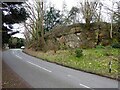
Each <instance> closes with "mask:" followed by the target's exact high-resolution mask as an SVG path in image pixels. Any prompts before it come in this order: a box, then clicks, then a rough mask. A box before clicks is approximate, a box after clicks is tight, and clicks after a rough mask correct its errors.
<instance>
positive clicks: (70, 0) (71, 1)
mask: <svg viewBox="0 0 120 90" xmlns="http://www.w3.org/2000/svg"><path fill="white" fill-rule="evenodd" d="M29 1H30V2H32V1H33V0H29ZM43 1H44V2H46V7H49V5H52V6H55V8H56V9H59V10H62V7H63V6H62V5H63V1H65V3H66V5H67V9H68V11H69V10H70V9H71V8H72V7H73V6H79V5H80V4H79V3H80V2H84V1H85V0H43ZM88 1H95V0H88ZM100 1H101V2H103V4H104V5H105V6H107V7H112V2H117V1H120V0H100ZM103 12H104V14H103V16H104V19H105V20H109V19H110V18H109V16H108V15H106V14H105V13H106V11H105V10H103ZM14 26H15V27H21V24H19V25H14ZM19 30H20V33H18V34H16V35H14V37H19V38H24V35H23V34H22V33H23V32H24V29H23V28H21V29H19Z"/></svg>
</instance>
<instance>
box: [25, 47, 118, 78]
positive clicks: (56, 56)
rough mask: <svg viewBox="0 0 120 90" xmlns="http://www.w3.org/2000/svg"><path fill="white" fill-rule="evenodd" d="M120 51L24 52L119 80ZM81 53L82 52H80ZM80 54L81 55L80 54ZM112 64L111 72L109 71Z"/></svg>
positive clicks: (99, 49)
mask: <svg viewBox="0 0 120 90" xmlns="http://www.w3.org/2000/svg"><path fill="white" fill-rule="evenodd" d="M118 50H119V49H115V48H111V47H104V48H103V47H102V48H93V49H81V50H79V49H72V50H58V51H57V52H56V53H54V51H48V52H46V53H44V52H41V51H33V50H27V49H26V50H24V52H26V53H28V54H30V55H32V56H35V57H38V58H41V59H43V60H47V61H50V62H54V63H57V64H61V65H64V66H68V67H71V68H74V69H78V70H83V71H86V72H91V73H95V74H99V75H102V76H108V77H111V78H114V79H118V72H119V71H118ZM79 51H80V52H79ZM81 51H82V52H81ZM78 53H79V54H78ZM110 62H112V64H111V72H110V71H109V69H110V66H109V63H110Z"/></svg>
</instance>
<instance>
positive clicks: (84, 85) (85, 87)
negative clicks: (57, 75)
mask: <svg viewBox="0 0 120 90" xmlns="http://www.w3.org/2000/svg"><path fill="white" fill-rule="evenodd" d="M80 86H83V87H85V88H89V89H91V90H94V89H92V88H90V87H88V86H86V85H84V84H81V83H80Z"/></svg>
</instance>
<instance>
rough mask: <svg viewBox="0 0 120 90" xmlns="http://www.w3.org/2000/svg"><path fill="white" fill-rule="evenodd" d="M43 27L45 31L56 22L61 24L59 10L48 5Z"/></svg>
mask: <svg viewBox="0 0 120 90" xmlns="http://www.w3.org/2000/svg"><path fill="white" fill-rule="evenodd" d="M44 20H45V22H44V24H45V25H44V29H45V31H49V30H51V29H52V28H53V27H54V26H55V25H56V24H61V23H62V21H61V15H60V11H59V10H57V9H55V8H54V7H50V8H49V10H47V11H46V13H45V15H44Z"/></svg>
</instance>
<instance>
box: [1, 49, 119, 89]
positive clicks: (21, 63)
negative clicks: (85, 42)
mask: <svg viewBox="0 0 120 90" xmlns="http://www.w3.org/2000/svg"><path fill="white" fill-rule="evenodd" d="M2 56H3V60H4V62H5V63H6V64H8V65H9V66H10V67H11V69H13V71H15V72H16V73H17V74H18V75H19V76H20V77H22V78H23V79H24V80H25V81H26V82H27V83H29V85H31V86H32V87H33V88H86V89H88V90H94V89H95V88H106V89H107V88H112V90H113V88H118V81H116V80H112V79H109V78H105V77H101V76H97V75H94V74H89V73H85V72H81V71H77V70H73V69H70V68H66V67H63V66H60V65H56V64H53V63H49V62H46V61H43V60H40V59H37V58H35V57H32V56H29V55H27V54H25V53H23V52H22V50H21V49H11V50H7V51H4V52H3V55H2ZM106 89H105V90H106Z"/></svg>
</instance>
